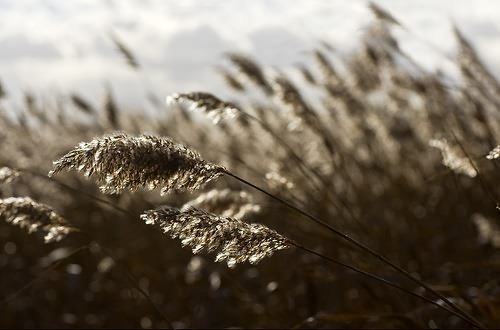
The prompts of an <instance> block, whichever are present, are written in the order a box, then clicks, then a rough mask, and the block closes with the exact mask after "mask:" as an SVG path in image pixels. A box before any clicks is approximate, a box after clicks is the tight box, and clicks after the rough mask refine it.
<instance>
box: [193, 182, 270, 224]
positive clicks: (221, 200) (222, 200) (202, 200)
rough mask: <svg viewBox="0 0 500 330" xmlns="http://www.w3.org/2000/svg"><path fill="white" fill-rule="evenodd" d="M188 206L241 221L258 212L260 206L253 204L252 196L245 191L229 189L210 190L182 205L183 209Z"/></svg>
mask: <svg viewBox="0 0 500 330" xmlns="http://www.w3.org/2000/svg"><path fill="white" fill-rule="evenodd" d="M189 206H191V207H196V208H200V209H203V210H206V211H208V212H211V213H215V214H220V215H221V216H223V217H231V218H236V219H242V218H244V217H246V216H248V215H249V214H255V213H258V212H259V211H260V206H259V205H257V204H255V203H254V200H253V197H252V195H250V194H249V193H247V192H246V191H235V190H231V189H222V190H219V189H212V190H210V191H207V192H205V193H202V194H200V195H199V196H198V197H197V198H195V199H193V200H191V201H189V202H187V203H186V204H184V206H183V208H185V207H189Z"/></svg>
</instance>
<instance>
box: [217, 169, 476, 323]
mask: <svg viewBox="0 0 500 330" xmlns="http://www.w3.org/2000/svg"><path fill="white" fill-rule="evenodd" d="M225 174H226V175H228V176H230V177H232V178H234V179H236V180H238V181H240V182H241V183H243V184H245V185H247V186H250V187H252V188H254V189H256V190H258V191H260V192H261V193H263V194H265V195H267V196H269V197H271V198H272V199H274V200H276V201H277V202H279V203H281V204H283V205H285V206H287V207H288V208H290V209H292V210H294V211H296V212H297V213H299V214H301V215H303V216H305V217H306V218H308V219H309V220H311V221H313V222H315V223H316V224H318V225H320V226H322V227H324V228H326V229H328V230H329V231H331V232H332V233H334V234H335V235H337V236H339V237H340V238H342V239H344V240H346V241H348V242H350V243H351V244H353V245H354V246H356V247H358V248H359V249H361V250H362V251H364V252H366V253H367V254H370V255H372V256H373V257H375V258H376V259H378V260H380V261H381V262H383V263H385V264H386V265H388V266H390V267H391V268H393V269H394V270H396V271H398V272H399V273H401V274H403V275H404V276H405V277H407V278H408V279H410V280H411V281H413V282H415V283H416V284H418V285H420V286H421V287H423V288H425V289H426V290H427V291H429V292H431V293H433V294H434V295H435V296H437V297H439V298H440V299H441V300H443V302H445V303H446V304H447V305H449V306H450V307H451V308H452V309H454V310H455V311H457V312H458V313H460V314H462V315H463V316H464V317H466V318H467V319H469V320H470V321H471V322H473V323H474V324H475V326H476V327H478V328H485V327H484V326H483V325H481V323H480V322H479V321H478V320H476V319H475V318H474V317H473V316H471V315H469V314H468V313H467V312H465V311H464V310H462V309H461V308H460V307H458V306H456V305H455V304H453V303H452V302H451V301H450V300H449V299H448V298H446V297H445V296H443V295H442V294H441V293H439V292H437V291H436V290H434V289H432V288H431V287H430V286H429V285H427V284H425V283H424V282H422V281H421V280H419V279H418V278H416V277H415V276H413V275H411V274H410V273H409V272H408V271H406V270H405V269H403V268H401V267H400V266H398V265H396V264H395V263H393V262H392V261H390V260H389V259H387V258H386V257H385V256H383V255H381V254H380V253H378V252H376V251H375V250H373V249H372V248H370V247H368V246H367V245H365V244H363V243H361V242H360V241H358V240H356V239H354V238H352V237H350V236H349V235H347V234H344V233H343V232H341V231H340V230H338V229H336V228H334V227H332V226H331V225H329V224H328V223H326V222H325V221H323V220H321V219H319V218H317V217H315V216H314V215H312V214H310V213H308V212H307V211H305V210H303V209H301V208H299V207H297V206H295V205H293V204H291V203H290V202H288V201H286V200H284V199H282V198H280V197H277V196H275V195H273V194H271V193H270V192H268V191H266V190H264V189H262V188H260V187H258V186H256V185H254V184H253V183H251V182H248V181H247V180H245V179H242V178H240V177H238V176H237V175H234V174H232V173H231V172H229V171H226V172H225Z"/></svg>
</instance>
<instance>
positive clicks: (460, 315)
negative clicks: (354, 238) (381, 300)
mask: <svg viewBox="0 0 500 330" xmlns="http://www.w3.org/2000/svg"><path fill="white" fill-rule="evenodd" d="M289 243H290V244H291V245H293V246H295V247H296V248H298V249H300V250H303V251H305V252H307V253H309V254H312V255H315V256H317V257H320V258H321V259H324V260H326V261H328V262H330V263H332V264H336V265H338V266H342V267H344V268H347V269H349V270H352V271H353V272H355V273H358V274H361V275H363V276H366V277H368V278H370V279H372V280H375V281H378V282H382V283H384V284H385V285H388V286H390V287H392V288H395V289H397V290H399V291H402V292H405V293H406V294H409V295H411V296H413V297H416V298H418V299H421V300H424V301H426V302H428V303H429V304H432V305H434V306H436V307H438V308H440V309H442V310H445V311H447V312H448V313H451V314H453V315H455V316H456V317H458V318H460V319H461V320H463V321H465V322H467V324H469V325H471V326H473V327H478V326H477V325H476V324H475V323H474V322H472V321H471V320H469V319H468V318H466V317H464V316H463V315H462V314H460V313H458V312H456V311H454V310H451V309H449V308H447V307H445V306H443V305H440V304H439V303H437V302H435V301H434V300H432V299H429V298H427V297H425V296H423V295H420V294H418V293H415V292H413V291H410V290H408V289H406V288H404V287H402V286H400V285H399V284H396V283H394V282H391V281H389V280H387V279H385V278H383V277H381V276H378V275H374V274H371V273H368V272H366V271H364V270H362V269H359V268H357V267H354V266H351V265H348V264H345V263H343V262H341V261H339V260H336V259H333V258H331V257H328V256H325V255H324V254H321V253H319V252H316V251H314V250H312V249H309V248H307V247H305V246H303V245H300V244H298V243H296V242H294V241H289Z"/></svg>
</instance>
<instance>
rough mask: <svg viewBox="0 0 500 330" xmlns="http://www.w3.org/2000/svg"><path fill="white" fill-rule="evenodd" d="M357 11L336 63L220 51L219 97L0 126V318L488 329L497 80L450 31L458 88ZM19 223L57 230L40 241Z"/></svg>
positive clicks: (494, 299) (33, 102)
mask: <svg viewBox="0 0 500 330" xmlns="http://www.w3.org/2000/svg"><path fill="white" fill-rule="evenodd" d="M370 8H371V10H372V11H373V12H374V14H375V16H376V18H377V19H376V21H375V22H373V23H372V25H371V26H370V27H369V28H368V29H367V30H366V35H365V36H364V37H363V38H362V40H361V41H360V45H359V47H358V48H357V49H356V50H355V51H354V52H353V53H351V54H349V55H347V56H340V55H338V54H337V53H336V52H335V51H334V50H332V49H331V48H330V47H328V48H327V47H326V46H325V45H319V46H318V47H317V49H314V50H313V51H312V52H311V53H310V54H311V56H310V59H309V60H308V61H305V62H304V63H300V64H299V65H297V66H294V67H287V68H283V69H281V70H280V73H279V74H269V73H268V70H267V68H264V67H262V66H261V65H259V64H258V63H257V62H256V61H255V60H253V59H252V58H250V57H249V56H246V55H244V54H237V53H231V54H228V55H227V56H228V58H229V62H230V63H229V65H227V66H224V67H219V69H218V71H219V72H220V73H221V75H222V78H223V79H224V80H225V81H227V82H228V87H229V88H233V89H234V92H235V96H234V98H233V99H231V102H229V101H226V100H222V99H220V98H218V97H217V96H215V95H212V94H208V93H205V92H199V91H177V93H176V94H172V95H169V96H168V97H167V99H168V102H167V104H166V105H165V106H164V107H162V108H161V109H159V111H160V112H159V113H158V114H157V117H156V118H154V119H151V118H147V117H145V116H143V115H142V114H141V113H138V112H134V113H131V112H128V111H123V109H120V107H119V106H118V105H117V104H116V102H115V101H114V96H113V95H112V93H111V88H110V86H106V88H105V90H106V96H105V98H104V102H103V104H101V105H100V106H99V107H93V106H92V105H91V104H92V103H91V102H88V101H87V100H85V99H84V98H82V97H81V96H80V95H79V94H78V93H72V94H71V95H70V96H69V97H68V98H64V99H61V100H60V102H58V104H59V106H58V107H57V110H54V109H53V108H50V107H49V106H47V105H46V106H43V104H44V102H43V100H40V99H37V98H36V97H34V96H33V94H31V93H27V94H26V105H25V108H24V109H22V110H21V111H19V112H18V113H16V116H17V117H14V118H13V117H11V116H8V115H6V114H5V112H4V111H2V112H0V126H1V129H0V141H1V142H2V143H1V149H0V150H1V153H0V198H1V199H0V218H2V219H5V220H7V221H4V222H2V223H0V236H1V237H2V242H3V243H2V244H3V246H2V248H3V252H2V253H1V254H0V267H1V268H2V271H1V272H0V273H1V274H2V275H1V276H2V280H1V281H0V292H3V295H2V298H4V297H5V298H7V297H14V298H12V299H11V298H9V299H7V300H4V301H3V302H2V306H1V308H2V310H3V317H2V319H1V320H0V324H1V325H2V326H5V327H21V326H23V327H25V326H31V327H35V326H36V327H49V326H58V327H59V326H68V327H69V326H74V327H77V326H82V327H83V326H85V327H111V326H115V327H121V326H123V327H125V326H127V327H130V326H142V327H144V328H147V327H229V326H242V327H301V328H302V327H305V328H307V327H352V328H357V327H367V328H371V327H449V328H461V327H470V326H475V327H478V328H479V327H495V326H499V325H500V313H499V312H498V308H499V306H500V301H499V300H498V293H499V292H500V287H499V283H498V281H497V278H498V277H499V268H498V265H499V259H498V258H499V254H498V236H499V235H498V232H499V229H498V228H499V225H498V220H499V213H498V209H497V207H498V202H499V198H498V196H499V194H500V191H499V188H498V187H499V186H498V184H497V182H498V180H499V178H500V175H499V174H500V172H499V171H498V166H499V164H498V158H499V157H498V148H499V147H498V145H499V143H500V142H499V141H500V129H499V127H500V126H499V125H500V111H499V110H500V97H499V96H498V95H499V93H498V91H500V84H499V82H498V81H497V79H496V78H495V76H494V75H492V74H491V73H490V71H489V70H488V68H486V67H485V66H484V65H483V63H482V62H481V60H480V56H479V55H478V54H477V53H476V51H475V50H474V48H473V47H472V46H471V45H470V44H469V42H468V41H467V40H466V38H465V37H464V36H462V34H461V33H460V32H459V30H458V29H455V34H456V37H457V38H456V39H457V45H458V52H457V53H458V54H457V56H456V57H454V58H449V60H450V61H452V62H453V63H454V64H455V65H456V67H457V68H458V70H459V71H460V72H461V78H460V80H458V81H450V79H447V78H446V77H443V75H442V74H440V73H437V72H428V71H426V70H424V69H423V68H421V67H420V66H419V65H418V62H417V61H415V60H413V58H412V54H406V53H405V52H404V51H403V50H402V49H401V48H400V47H399V45H398V41H397V40H396V39H395V38H394V37H393V36H392V33H391V31H392V29H395V28H405V29H407V28H406V27H405V25H404V22H402V21H400V20H398V19H396V18H395V17H393V16H392V15H391V14H390V13H388V12H387V11H386V10H384V9H383V8H380V7H379V6H376V5H373V4H372V5H371V6H370ZM407 32H409V35H410V37H411V35H412V31H408V30H407ZM111 42H114V44H115V45H116V47H117V49H118V51H119V52H120V53H121V54H122V56H123V57H124V58H125V60H126V61H127V63H128V65H129V66H130V67H131V68H132V69H134V70H146V69H144V68H143V67H141V66H139V64H138V63H140V59H139V58H138V57H137V56H136V55H135V54H134V53H133V52H131V51H130V50H129V49H128V48H127V47H126V46H125V43H124V42H122V41H121V40H119V39H118V38H117V37H116V36H112V41H111ZM139 55H140V54H139ZM144 74H147V72H146V71H145V72H144ZM2 86H3V87H2V88H3V89H2V90H6V92H2V93H1V94H2V95H3V96H4V98H8V97H9V93H8V82H3V85H2ZM255 95H257V97H255V99H252V96H255ZM249 101H250V102H249ZM0 105H1V103H0ZM76 110H79V114H78V116H75V114H74V113H73V112H74V111H76ZM190 110H192V111H190ZM82 116H86V117H88V119H89V120H81V118H82ZM205 116H206V117H207V120H204V117H205ZM210 121H211V122H210ZM214 124H215V125H214ZM118 130H119V132H117V131H118ZM75 145H77V146H76V147H75ZM41 146H42V147H41ZM194 150H196V151H194ZM53 161H55V163H54V165H53V164H52V162H53ZM63 170H75V171H70V172H67V173H66V171H63ZM49 171H51V172H50V173H51V177H50V178H49V177H47V176H45V175H44V174H45V173H49ZM59 172H61V173H59ZM62 172H65V173H62ZM75 172H81V173H83V174H84V175H83V176H82V175H78V174H77V173H75ZM56 173H57V175H55V174H56ZM84 177H90V178H95V179H96V180H86V179H84ZM216 179H217V180H216ZM96 183H98V184H96ZM157 189H159V190H160V193H158V192H157V191H156V190H157ZM164 193H168V194H164ZM34 200H36V201H40V202H34ZM28 204H29V206H30V208H29V212H24V211H23V210H27V208H26V205H28ZM48 205H50V207H49V206H48ZM16 207H19V208H16ZM36 210H39V211H40V210H43V212H41V211H40V212H38V213H37V212H35V211H36ZM16 212H17V213H16ZM47 212H48V213H47ZM55 212H57V213H59V214H64V215H65V220H64V223H63V222H62V221H63V220H62V218H59V216H57V215H56V213H55ZM42 214H45V216H44V217H42ZM47 214H50V216H47ZM56 216H57V219H59V220H57V221H55V220H54V219H56V218H54V217H56ZM47 219H48V220H47ZM141 219H142V220H144V221H140V220H141ZM42 220H43V221H42ZM145 222H146V223H145ZM147 223H149V224H154V225H155V226H147V225H146V224H147ZM11 224H17V225H18V226H21V227H24V228H27V229H30V230H31V229H33V228H35V229H42V231H43V232H46V231H48V233H49V234H50V233H51V231H50V230H51V228H60V229H61V228H70V229H68V231H57V235H56V236H50V237H49V238H51V237H52V238H54V239H49V241H58V242H53V243H51V244H47V245H43V244H41V243H40V242H39V241H37V240H36V239H28V238H26V236H25V233H24V232H23V231H22V230H19V228H18V227H16V226H11ZM33 226H35V227H33ZM155 227H156V228H155ZM73 228H78V230H79V234H73V233H72V231H73ZM158 228H159V229H161V230H163V231H164V232H165V233H168V234H169V235H170V236H171V237H173V238H179V239H180V240H181V243H182V245H185V246H189V247H190V248H191V249H192V251H193V252H194V253H196V255H192V254H191V253H190V252H189V251H187V250H185V249H182V248H181V247H180V246H179V243H178V242H177V241H176V240H169V239H166V237H165V235H161V233H158V231H157V230H156V229H158ZM21 229H22V228H21ZM65 230H66V229H65ZM52 234H54V232H52ZM63 234H64V235H63ZM66 234H68V235H67V236H66ZM47 235H48V234H47ZM58 235H59V236H58ZM63 236H64V239H62V238H63ZM56 238H57V239H56ZM45 239H46V240H47V236H45ZM103 246H105V248H103ZM80 247H85V249H84V250H75V248H76V249H78V248H80ZM279 250H284V251H279ZM71 251H79V252H78V253H73V252H71ZM82 251H85V253H84V252H82ZM203 251H206V252H209V253H208V254H206V253H204V252H203ZM278 251H279V252H278ZM210 252H215V253H216V261H226V262H227V263H228V264H229V265H230V266H235V267H234V268H231V269H228V268H227V267H225V266H224V265H221V264H219V263H217V262H213V261H212V258H211V257H210V256H209V254H210ZM247 261H249V262H250V263H247ZM256 262H259V263H258V264H257V265H254V264H255V263H256ZM63 266H65V267H66V268H63ZM27 283H28V284H29V285H27ZM12 294H14V295H12ZM103 306H106V308H103Z"/></svg>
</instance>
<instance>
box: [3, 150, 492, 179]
mask: <svg viewBox="0 0 500 330" xmlns="http://www.w3.org/2000/svg"><path fill="white" fill-rule="evenodd" d="M486 158H487V159H489V160H493V159H497V158H500V145H499V146H496V147H495V148H493V150H491V151H490V152H489V153H488V155H487V156H486ZM0 171H1V170H0ZM1 177H2V176H1V175H0V178H1ZM0 181H1V179H0Z"/></svg>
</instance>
